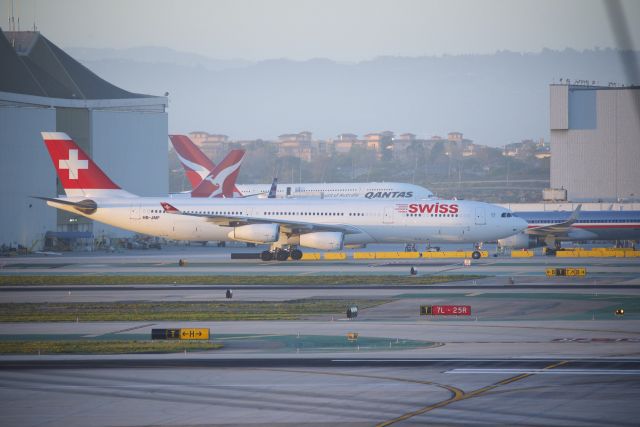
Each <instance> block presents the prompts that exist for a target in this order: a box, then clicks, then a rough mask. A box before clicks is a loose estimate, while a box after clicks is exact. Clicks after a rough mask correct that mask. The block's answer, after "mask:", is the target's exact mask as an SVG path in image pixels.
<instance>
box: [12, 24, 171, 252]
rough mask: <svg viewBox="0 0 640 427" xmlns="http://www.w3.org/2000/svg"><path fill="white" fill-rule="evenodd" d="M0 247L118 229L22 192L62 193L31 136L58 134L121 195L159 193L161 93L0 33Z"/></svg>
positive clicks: (163, 138)
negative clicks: (128, 86) (136, 89)
mask: <svg viewBox="0 0 640 427" xmlns="http://www.w3.org/2000/svg"><path fill="white" fill-rule="evenodd" d="M0 64H2V66H0V149H1V150H2V155H0V171H1V174H2V175H1V179H0V198H1V200H2V209H0V245H11V246H13V247H15V246H17V245H22V246H24V247H27V248H34V249H38V248H41V247H42V246H43V244H44V242H45V239H47V238H50V237H51V236H53V237H57V238H72V237H82V238H85V239H93V238H100V236H102V235H106V236H109V237H113V236H116V235H118V234H120V235H123V234H122V233H123V232H121V231H119V230H117V229H115V228H112V227H109V226H105V225H103V224H100V223H93V222H92V221H90V220H87V219H85V218H82V217H77V216H75V215H70V214H68V213H65V212H62V211H58V210H56V209H53V208H51V207H48V206H46V204H45V203H44V202H42V201H40V200H35V199H32V198H30V197H29V196H33V195H35V196H45V197H55V196H56V195H57V194H64V192H63V190H62V188H61V187H60V186H59V185H58V184H57V178H56V174H55V171H54V169H53V166H52V164H51V159H50V158H49V155H48V153H47V150H46V148H45V146H44V143H43V141H42V138H41V135H40V132H43V131H48V132H53V131H56V132H66V133H67V134H69V135H70V136H71V137H72V138H73V139H74V140H75V141H76V142H77V143H78V144H79V145H80V146H81V147H82V148H83V149H84V150H85V151H86V152H87V153H88V154H89V155H90V156H92V157H93V159H94V160H95V161H96V162H97V163H98V164H99V165H100V166H101V167H102V168H103V169H104V170H105V172H106V173H107V174H108V175H109V176H110V177H111V178H112V179H113V181H114V182H116V183H117V184H119V185H120V186H121V187H123V188H125V189H127V190H128V191H130V192H132V193H135V194H139V195H143V196H157V195H166V194H167V193H168V176H167V175H168V174H167V168H168V166H167V162H168V159H167V133H168V124H167V112H166V108H167V98H166V97H161V96H160V97H159V96H149V95H142V94H137V93H132V92H128V91H126V90H123V89H120V88H119V87H116V86H114V85H112V84H111V83H109V82H106V81H105V80H103V79H101V78H100V77H98V76H97V75H95V74H94V73H93V72H91V71H90V70H89V69H87V68H86V67H84V66H83V65H82V64H80V63H79V62H77V61H76V60H74V59H73V58H72V57H70V56H69V55H67V54H66V53H65V52H64V51H62V49H60V48H59V47H57V46H56V45H55V44H53V43H52V42H51V41H50V40H48V39H47V38H46V37H44V36H43V35H42V34H40V33H39V32H33V31H18V32H2V31H1V30H0Z"/></svg>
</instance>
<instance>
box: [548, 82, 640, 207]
mask: <svg viewBox="0 0 640 427" xmlns="http://www.w3.org/2000/svg"><path fill="white" fill-rule="evenodd" d="M549 89H550V103H551V108H550V124H551V143H550V145H551V186H552V188H564V189H566V190H567V198H568V199H569V200H570V201H573V202H580V201H627V200H628V201H633V200H640V167H638V165H639V164H640V87H638V86H630V87H601V86H577V85H569V84H552V85H551V86H550V88H549Z"/></svg>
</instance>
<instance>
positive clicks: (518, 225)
mask: <svg viewBox="0 0 640 427" xmlns="http://www.w3.org/2000/svg"><path fill="white" fill-rule="evenodd" d="M512 218H513V219H514V221H513V222H514V224H513V231H515V232H519V231H523V230H526V229H527V227H528V226H529V223H528V222H527V221H526V220H524V219H522V218H518V217H517V216H514V217H512Z"/></svg>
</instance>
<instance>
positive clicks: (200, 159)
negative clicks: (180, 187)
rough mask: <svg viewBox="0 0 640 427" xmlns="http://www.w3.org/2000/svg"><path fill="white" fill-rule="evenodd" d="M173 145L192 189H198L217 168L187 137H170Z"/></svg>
mask: <svg viewBox="0 0 640 427" xmlns="http://www.w3.org/2000/svg"><path fill="white" fill-rule="evenodd" d="M169 139H170V140H171V144H172V145H173V148H174V149H175V151H176V154H177V155H178V159H180V163H182V167H183V168H184V171H185V172H186V174H187V178H189V182H190V183H191V188H196V187H197V186H198V185H199V184H200V183H201V182H202V180H203V179H205V178H206V177H207V175H209V174H210V173H211V171H212V170H213V168H214V167H215V166H216V165H215V164H214V163H213V162H212V161H211V160H210V159H209V158H208V157H207V156H206V155H205V154H204V153H203V152H202V151H200V149H199V148H198V147H197V146H196V144H194V143H193V141H191V139H190V138H189V137H188V136H186V135H169Z"/></svg>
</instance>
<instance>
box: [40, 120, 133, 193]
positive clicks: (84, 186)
mask: <svg viewBox="0 0 640 427" xmlns="http://www.w3.org/2000/svg"><path fill="white" fill-rule="evenodd" d="M42 139H44V143H45V145H46V146H47V150H49V155H50V156H51V161H52V162H53V167H54V168H55V169H56V173H57V174H58V178H59V179H60V183H61V184H62V187H63V188H64V191H65V193H66V194H67V196H69V197H132V196H133V194H131V193H128V192H126V191H124V190H122V189H121V188H120V187H119V186H118V185H116V184H115V183H114V182H113V181H112V180H111V179H110V178H109V177H108V176H107V175H106V174H105V173H104V172H103V171H102V169H100V168H99V167H98V165H96V164H95V162H94V161H93V160H91V158H90V157H89V156H88V155H87V153H85V152H84V150H83V149H82V148H80V147H79V146H78V144H76V143H75V142H74V141H73V140H72V139H71V138H70V137H69V135H67V134H66V133H63V132H42Z"/></svg>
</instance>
